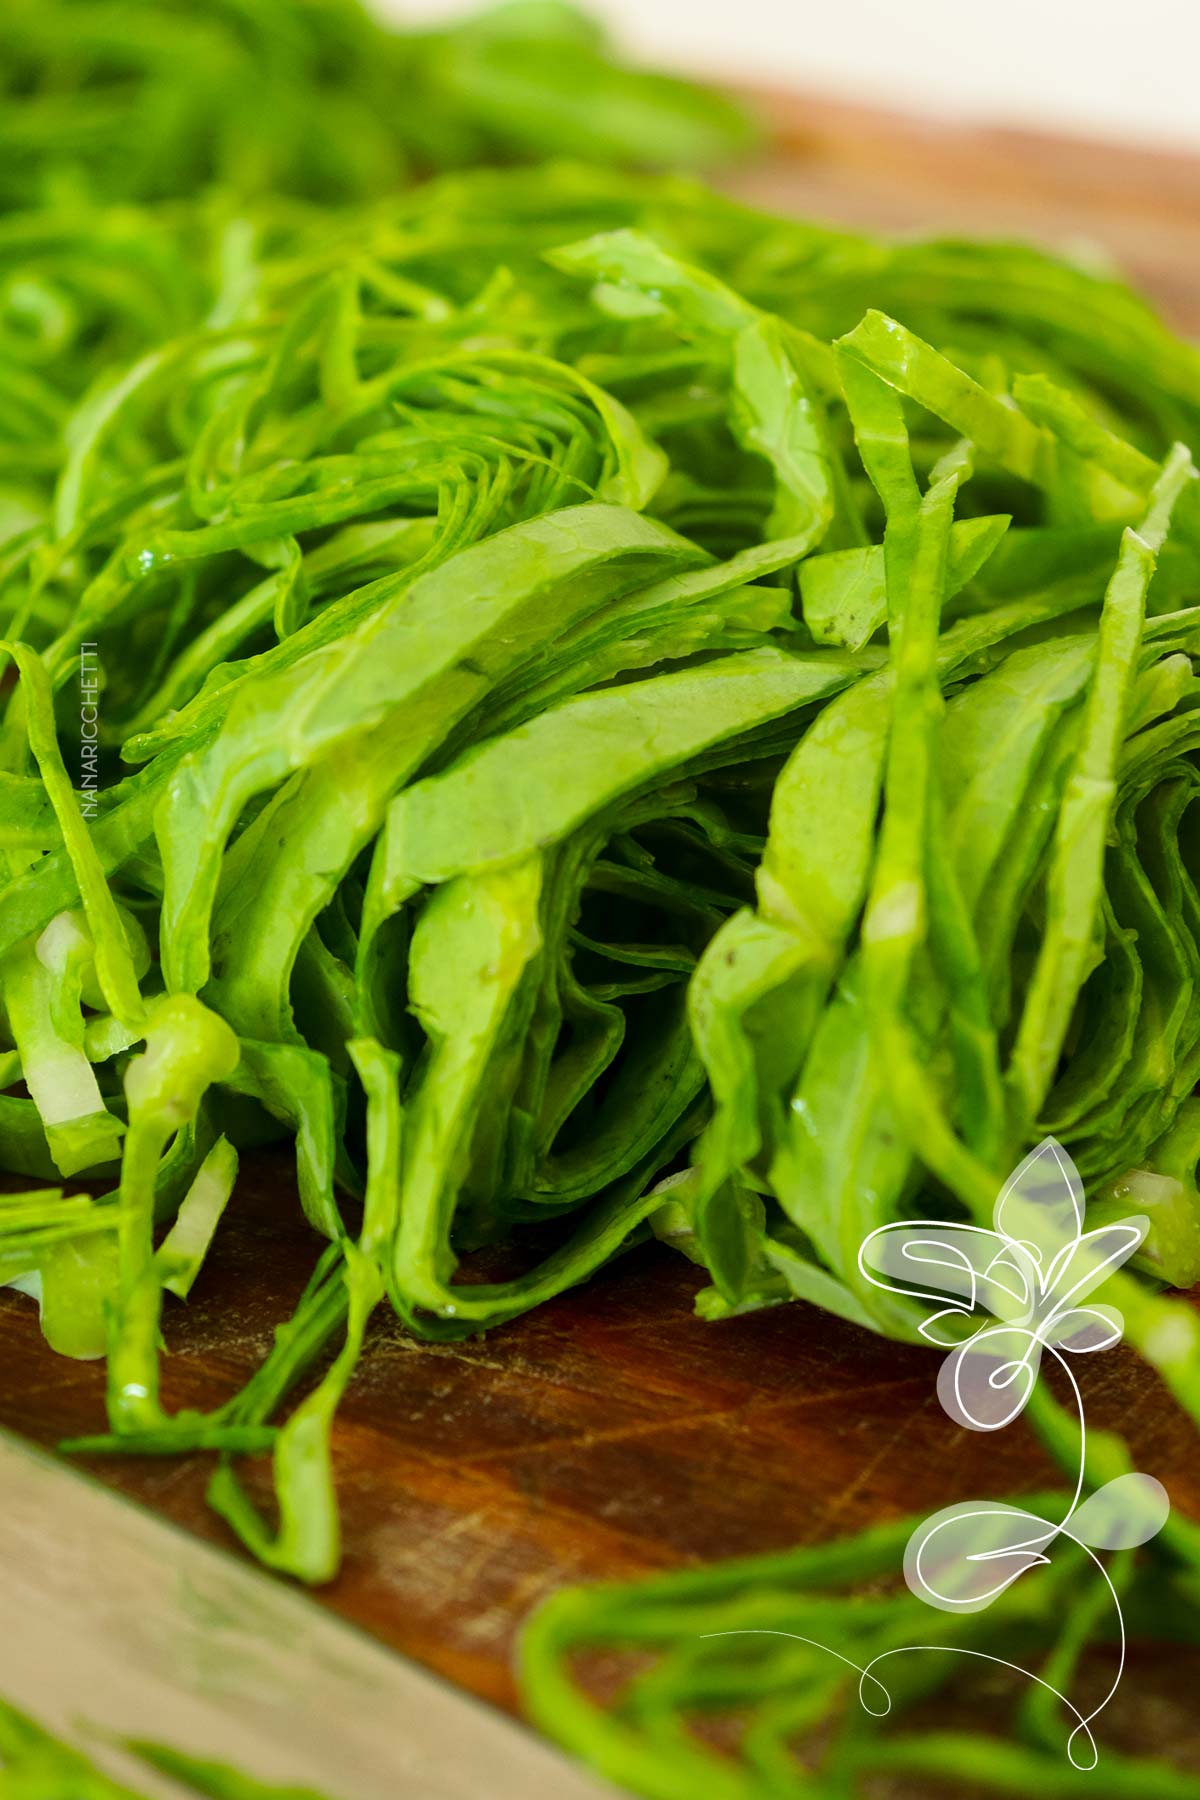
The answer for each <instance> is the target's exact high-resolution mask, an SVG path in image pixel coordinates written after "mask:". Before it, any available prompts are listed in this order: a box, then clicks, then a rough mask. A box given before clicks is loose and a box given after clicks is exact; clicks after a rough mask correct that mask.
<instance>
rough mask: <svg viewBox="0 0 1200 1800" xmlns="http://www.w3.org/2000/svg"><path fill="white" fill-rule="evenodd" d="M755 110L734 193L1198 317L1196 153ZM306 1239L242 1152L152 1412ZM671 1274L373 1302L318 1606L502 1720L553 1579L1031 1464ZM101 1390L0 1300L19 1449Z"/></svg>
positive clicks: (152, 1501) (623, 1273) (894, 1379)
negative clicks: (1027, 247)
mask: <svg viewBox="0 0 1200 1800" xmlns="http://www.w3.org/2000/svg"><path fill="white" fill-rule="evenodd" d="M768 103H769V104H770V105H771V106H772V108H773V110H774V113H775V116H776V118H777V120H778V122H779V125H780V143H779V151H778V154H777V155H776V156H775V157H774V158H773V159H772V160H771V161H770V162H768V163H764V164H763V165H761V166H759V167H757V168H755V169H752V170H749V171H746V172H744V173H742V174H741V175H740V176H739V177H738V179H737V186H738V188H739V189H740V191H741V192H743V193H745V194H748V195H751V196H753V197H754V198H756V199H758V200H761V201H764V202H768V203H770V204H772V205H774V206H777V207H780V208H790V209H792V210H795V211H807V212H811V213H813V214H816V215H819V216H823V217H826V218H831V219H841V220H845V221H847V222H852V223H855V224H864V225H872V226H880V227H883V228H893V229H921V230H962V229H968V228H969V229H972V230H975V231H982V230H990V231H1001V232H1005V231H1007V232H1012V233H1024V234H1025V235H1029V236H1033V237H1035V238H1038V239H1040V240H1042V241H1044V242H1051V243H1054V242H1059V243H1062V242H1064V241H1072V242H1075V243H1079V242H1081V241H1087V242H1090V243H1091V244H1093V245H1095V246H1098V247H1101V248H1104V249H1106V250H1107V251H1108V252H1110V253H1111V254H1113V255H1114V256H1116V257H1118V258H1119V259H1120V260H1121V261H1123V262H1124V264H1125V265H1126V266H1127V267H1128V268H1129V269H1131V270H1132V272H1133V273H1135V274H1136V275H1137V276H1138V278H1139V279H1140V280H1141V281H1142V282H1143V283H1144V284H1145V285H1146V286H1148V287H1149V288H1150V289H1151V290H1152V291H1153V292H1154V293H1156V295H1157V296H1158V297H1159V298H1160V300H1161V302H1162V303H1163V305H1164V307H1165V309H1166V310H1167V311H1168V312H1169V313H1170V315H1171V316H1172V317H1173V319H1174V321H1175V322H1176V323H1177V324H1179V325H1180V326H1182V327H1184V328H1188V327H1194V328H1197V329H1200V160H1197V161H1192V160H1189V159H1187V158H1184V157H1167V156H1156V155H1150V154H1148V153H1143V152H1125V151H1118V150H1115V149H1113V148H1111V147H1104V146H1092V145H1086V144H1076V143H1070V144H1067V143H1058V142H1055V141H1054V140H1048V139H1042V138H1037V137H1033V136H1029V135H1027V134H1017V133H999V132H986V131H971V132H967V131H958V130H954V129H951V128H948V127H932V126H923V125H918V124H915V123H913V122H911V121H909V122H905V121H900V120H892V119H888V118H887V117H885V116H883V115H880V114H877V113H873V112H866V111H860V110H858V109H855V108H848V107H843V106H834V105H830V104H827V103H820V102H817V101H803V102H802V101H796V100H794V99H793V100H791V101H789V102H786V103H785V102H783V101H781V100H778V99H775V100H771V99H770V97H768ZM317 1249H318V1245H317V1243H316V1240H315V1239H314V1238H313V1237H312V1235H311V1234H310V1233H309V1232H308V1230H307V1228H306V1227H305V1226H304V1224H303V1221H302V1220H301V1219H300V1215H299V1209H298V1206H297V1203H296V1200H295V1192H294V1185H293V1182H292V1179H291V1175H290V1172H289V1167H288V1164H287V1162H286V1160H284V1159H282V1158H271V1157H268V1158H264V1159H262V1160H260V1161H258V1162H257V1164H255V1165H252V1166H251V1167H250V1168H249V1170H248V1171H247V1172H246V1178H245V1179H244V1180H243V1182H242V1183H241V1184H240V1185H239V1188H238V1192H237V1197H236V1200H235V1202H234V1204H233V1206H232V1207H231V1209H230V1214H229V1216H228V1222H227V1225H226V1226H223V1228H222V1231H221V1233H220V1234H219V1237H218V1244H217V1249H216V1251H215V1253H214V1256H213V1259H212V1263H211V1266H210V1267H209V1268H208V1269H207V1271H206V1273H205V1275H204V1277H203V1279H202V1280H201V1282H200V1283H199V1284H198V1286H197V1288H196V1290H195V1292H194V1294H193V1297H192V1301H191V1303H190V1304H189V1305H188V1306H187V1307H186V1308H185V1307H183V1306H172V1309H171V1312H170V1314H169V1316H168V1319H167V1323H166V1331H167V1338H168V1343H169V1348H170V1351H171V1355H170V1358H169V1362H168V1366H167V1377H166V1398H167V1401H168V1403H169V1404H171V1405H179V1404H188V1405H197V1406H211V1405H213V1404H215V1403H216V1402H218V1401H219V1400H220V1399H222V1398H223V1397H225V1396H226V1395H227V1394H228V1393H230V1392H231V1391H232V1390H233V1389H234V1388H235V1387H236V1386H237V1385H239V1384H240V1382H241V1381H242V1380H243V1379H244V1378H245V1376H246V1375H247V1374H248V1373H249V1372H250V1370H251V1369H252V1368H253V1367H254V1366H255V1364H256V1363H257V1362H258V1361H259V1360H260V1359H261V1357H262V1356H263V1354H264V1353H265V1351H266V1349H267V1347H268V1344H269V1341H270V1333H271V1330H272V1327H273V1326H274V1324H275V1323H276V1322H278V1321H279V1320H280V1319H281V1318H282V1317H284V1316H285V1315H286V1312H287V1311H288V1309H289V1306H290V1304H291V1302H292V1301H293V1300H294V1298H295V1297H296V1295H297V1294H298V1292H299V1289H300V1287H301V1285H302V1283H303V1281H304V1279H305V1277H306V1275H307V1273H308V1271H309V1269H310V1267H311V1264H312V1262H313V1260H314V1257H315V1255H316V1253H317ZM699 1283H700V1277H699V1275H698V1273H697V1271H696V1270H694V1269H693V1268H691V1266H690V1265H688V1264H687V1263H686V1262H684V1261H683V1260H682V1259H681V1258H678V1257H677V1256H675V1255H674V1254H673V1253H671V1252H669V1251H667V1250H665V1249H661V1248H657V1247H648V1248H644V1249H641V1250H638V1251H635V1252H633V1253H632V1254H630V1255H629V1256H627V1257H626V1258H625V1259H623V1260H622V1261H620V1262H618V1263H617V1264H616V1265H614V1266H613V1267H611V1268H610V1269H609V1270H607V1271H606V1272H604V1273H603V1274H602V1275H601V1276H599V1277H598V1278H597V1279H595V1280H594V1281H593V1282H592V1283H591V1284H590V1285H589V1286H588V1287H586V1288H585V1289H582V1290H579V1291H577V1292H576V1293H574V1294H570V1295H567V1296H565V1297H563V1298H562V1299H560V1300H558V1301H557V1302H555V1303H553V1304H552V1305H549V1306H547V1307H545V1308H544V1309H542V1310H541V1311H540V1312H538V1313H536V1314H534V1315H533V1316H531V1317H529V1318H527V1319H524V1320H522V1321H519V1322H517V1323H516V1324H514V1325H512V1326H510V1327H509V1328H508V1329H506V1330H503V1331H501V1332H498V1333H496V1334H495V1335H494V1336H492V1337H490V1338H488V1339H487V1340H486V1341H482V1342H475V1343H471V1344H468V1345H465V1346H456V1347H431V1346H428V1345H423V1344H420V1343H417V1342H415V1341H413V1340H412V1339H411V1338H409V1337H407V1336H406V1335H405V1334H404V1332H403V1331H402V1330H401V1329H400V1328H399V1326H398V1325H397V1324H396V1323H395V1321H394V1320H391V1319H389V1318H385V1317H384V1316H383V1315H382V1314H381V1315H380V1317H379V1318H378V1319H377V1321H376V1323H375V1326H374V1328H373V1330H372V1333H371V1336H370V1339H369V1343H368V1346H367V1350H366V1354H365V1356H364V1358H363V1362H362V1365H361V1367H360V1369H359V1372H358V1374H357V1376H356V1378H355V1380H354V1383H353V1385H352V1387H351V1389H350V1392H349V1394H348V1396H347V1399H346V1402H345V1404H344V1406H343V1409H342V1412H341V1415H340V1417H339V1421H338V1425H337V1430H336V1438H335V1446H336V1459H337V1474H338V1481H339V1487H340V1493H341V1499H342V1506H343V1515H344V1525H345V1545H346V1555H345V1565H344V1569H343V1572H342V1574H341V1576H340V1578H339V1579H338V1580H337V1582H336V1583H334V1584H333V1585H332V1586H331V1587H330V1588H328V1589H327V1590H325V1592H324V1593H323V1595H322V1596H321V1598H322V1600H323V1602H324V1603H325V1604H327V1605H329V1606H332V1607H333V1608H335V1609H336V1610H338V1611H339V1612H342V1613H344V1614H345V1615H347V1616H348V1617H350V1618H352V1619H354V1620H356V1621H357V1622H359V1623H360V1624H362V1625H364V1626H366V1627H367V1628H368V1629H369V1630H371V1631H372V1632H374V1633H376V1634H377V1635H378V1636H379V1637H380V1638H382V1639H383V1640H385V1641H386V1642H388V1643H389V1644H392V1645H394V1646H396V1647H397V1648H398V1649H400V1650H403V1651H405V1652H407V1653H408V1654H409V1655H411V1656H414V1657H416V1658H417V1659H419V1660H420V1661H421V1662H423V1663H426V1664H428V1665H429V1666H431V1667H432V1668H435V1669H437V1670H439V1671H440V1672H441V1673H442V1674H444V1675H446V1676H448V1677H449V1678H450V1679H451V1680H452V1681H454V1682H457V1683H459V1684H461V1685H462V1686H463V1687H465V1688H469V1689H471V1690H473V1691H474V1692H476V1693H478V1694H480V1695H483V1696H485V1697H486V1698H488V1699H490V1700H492V1701H495V1702H497V1703H498V1704H500V1705H502V1706H513V1705H514V1704H515V1694H514V1687H513V1680H512V1673H511V1648H512V1643H513V1637H514V1633H515V1630H516V1629H517V1627H518V1626H519V1624H520V1621H521V1620H522V1619H523V1618H524V1617H525V1615H526V1614H527V1613H528V1611H529V1609H530V1608H531V1607H532V1606H533V1605H534V1604H535V1603H536V1602H537V1601H538V1600H539V1599H540V1598H541V1597H542V1596H543V1595H545V1594H546V1593H547V1592H549V1591H550V1590H552V1589H553V1588H554V1587H556V1586H557V1585H559V1584H561V1583H564V1582H573V1581H578V1580H582V1579H587V1578H595V1577H625V1576H632V1575H635V1574H637V1573H639V1572H643V1571H649V1570H654V1569H660V1568H664V1567H668V1566H673V1565H679V1564H684V1563H687V1562H689V1561H695V1560H700V1559H709V1558H716V1557H723V1556H728V1555H732V1554H735V1553H740V1552H748V1551H755V1550H767V1549H774V1548H778V1547H782V1546H786V1545H789V1544H796V1543H803V1542H810V1541H815V1540H818V1539H821V1538H824V1537H827V1536H830V1535H833V1534H836V1533H839V1532H842V1531H846V1530H851V1529H854V1528H856V1527H858V1526H861V1525H862V1524H864V1523H866V1522H868V1521H871V1520H876V1519H882V1518H886V1517H894V1516H898V1515H900V1514H902V1513H906V1512H909V1511H912V1510H914V1509H917V1508H930V1509H932V1508H934V1507H935V1506H941V1505H945V1504H948V1503H949V1502H950V1501H952V1500H954V1499H957V1498H965V1497H968V1496H971V1495H974V1494H979V1493H986V1494H993V1495H1000V1494H1003V1493H1005V1492H1009V1491H1015V1490H1017V1489H1020V1488H1022V1487H1026V1486H1032V1485H1035V1484H1037V1483H1038V1482H1039V1481H1044V1480H1046V1479H1047V1478H1048V1477H1049V1476H1050V1474H1051V1471H1050V1469H1049V1467H1048V1464H1047V1463H1046V1461H1045V1459H1044V1457H1043V1456H1042V1453H1041V1452H1040V1450H1039V1449H1038V1447H1037V1446H1036V1444H1035V1442H1034V1441H1033V1439H1032V1437H1031V1435H1030V1434H1029V1432H1028V1431H1027V1430H1026V1429H1025V1428H1024V1427H1023V1426H1016V1427H1014V1428H1012V1429H1011V1430H1009V1431H1006V1432H1005V1433H1003V1434H1001V1435H1000V1436H999V1437H998V1438H995V1439H991V1438H981V1437H977V1436H975V1435H973V1434H969V1433H965V1432H962V1431H959V1430H958V1429H956V1428H955V1427H954V1426H953V1425H952V1424H951V1423H950V1421H949V1420H948V1419H947V1418H946V1417H945V1416H944V1414H943V1413H942V1412H941V1410H940V1408H939V1406H938V1403H937V1399H936V1395H935V1391H934V1379H935V1374H936V1360H935V1359H934V1357H933V1356H932V1355H931V1354H930V1353H928V1352H924V1351H921V1350H917V1349H909V1348H904V1347H898V1346H895V1345H893V1344H889V1343H886V1342H883V1341H881V1340H879V1339H877V1338H874V1337H872V1336H871V1335H869V1334H867V1333H865V1332H861V1331H859V1330H856V1329H854V1328H852V1327H850V1326H847V1325H844V1324H842V1323H840V1322H839V1321H837V1320H835V1319H831V1318H829V1317H826V1316H825V1315H823V1314H821V1313H819V1312H817V1311H815V1310H813V1309H811V1308H807V1307H803V1306H798V1305H797V1306H792V1307H788V1308H784V1309H781V1310H778V1311H775V1312H772V1313H769V1314H765V1315H760V1316H758V1317H754V1318H747V1319H741V1320H736V1321H730V1322H727V1323H724V1324H720V1325H705V1324H702V1323H700V1322H699V1321H697V1320H696V1319H695V1318H694V1316H693V1314H692V1310H691V1306H692V1297H693V1295H694V1292H695V1290H696V1288H697V1286H698V1285H699ZM1089 1363H1090V1364H1091V1365H1092V1366H1089V1369H1088V1370H1087V1372H1086V1379H1087V1401H1088V1409H1089V1419H1090V1420H1091V1421H1092V1422H1093V1423H1094V1424H1095V1425H1105V1424H1110V1425H1114V1426H1118V1427H1119V1428H1120V1429H1121V1430H1122V1431H1123V1432H1125V1433H1126V1434H1127V1436H1128V1437H1129V1438H1130V1439H1131V1441H1132V1445H1133V1449H1134V1452H1135V1456H1136V1460H1137V1465H1138V1466H1139V1467H1141V1468H1144V1469H1147V1470H1150V1471H1152V1472H1153V1473H1155V1474H1156V1475H1158V1476H1159V1477H1160V1478H1161V1479H1162V1480H1163V1481H1165V1482H1166V1484H1167V1486H1168V1488H1169V1489H1170V1492H1171V1495H1172V1500H1173V1502H1174V1504H1175V1505H1176V1506H1177V1507H1181V1508H1183V1509H1185V1510H1189V1511H1191V1512H1193V1513H1195V1514H1197V1515H1200V1457H1198V1456H1197V1450H1196V1440H1195V1437H1194V1434H1193V1432H1192V1430H1191V1428H1190V1427H1189V1426H1188V1425H1187V1424H1186V1423H1185V1422H1184V1420H1183V1419H1182V1418H1181V1416H1180V1415H1179V1414H1178V1413H1177V1412H1176V1411H1175V1410H1174V1408H1173V1406H1172V1405H1171V1403H1170V1402H1169V1401H1168V1400H1166V1399H1165V1398H1164V1397H1163V1396H1162V1394H1161V1392H1160V1391H1159V1389H1158V1387H1157V1385H1156V1383H1155V1381H1154V1379H1153V1378H1152V1377H1151V1376H1150V1375H1149V1374H1148V1373H1147V1372H1146V1370H1145V1369H1144V1368H1143V1367H1142V1366H1141V1365H1140V1364H1139V1363H1138V1361H1137V1360H1136V1358H1134V1357H1133V1356H1132V1355H1131V1354H1128V1353H1126V1352H1124V1351H1118V1352H1114V1353H1110V1354H1108V1355H1106V1356H1104V1357H1098V1358H1094V1359H1089ZM102 1387H103V1372H102V1370H101V1368H100V1367H99V1366H98V1365H95V1364H78V1363H70V1362H65V1361H63V1360H61V1359H59V1358H57V1357H55V1356H53V1355H52V1354H51V1353H50V1352H49V1351H48V1350H47V1349H46V1348H45V1346H44V1345H43V1344H42V1342H41V1340H40V1338H39V1336H38V1332H37V1328H36V1322H35V1319H34V1315H33V1309H32V1306H31V1305H30V1303H29V1302H27V1301H26V1300H24V1299H22V1298H20V1297H19V1296H17V1295H14V1294H10V1293H0V1424H2V1425H5V1426H8V1427H10V1428H12V1429H15V1430H17V1431H19V1432H23V1433H25V1434H27V1435H28V1436H29V1437H31V1438H35V1439H37V1440H39V1441H40V1442H42V1443H46V1444H51V1443H54V1442H55V1441H56V1440H57V1439H58V1438H59V1437H61V1436H64V1435H67V1434H70V1433H77V1432H81V1431H85V1430H89V1429H96V1428H97V1427H98V1426H99V1425H100V1423H101V1420H102ZM86 1466H87V1467H89V1468H90V1469H91V1470H92V1471H93V1472H94V1473H95V1474H97V1475H98V1476H99V1477H100V1478H101V1479H102V1480H104V1481H106V1482H109V1483H111V1484H112V1485H113V1486H114V1487H118V1488H120V1489H122V1490H123V1491H125V1492H126V1493H128V1494H131V1495H134V1496H136V1497H137V1498H139V1499H141V1500H143V1501H144V1502H146V1503H147V1504H148V1505H150V1506H152V1507H154V1508H155V1509H157V1510H159V1511H160V1512H162V1513H164V1514H166V1515H168V1516H170V1517H171V1518H173V1519H175V1520H176V1521H178V1522H180V1523H181V1524H183V1525H185V1526H186V1527H188V1528H189V1529H191V1530H194V1531H196V1532H198V1533H201V1534H203V1535H204V1536H207V1537H209V1538H212V1539H215V1540H217V1541H219V1542H225V1541H228V1540H227V1534H226V1533H225V1530H224V1528H223V1526H222V1525H221V1524H220V1522H219V1521H217V1520H216V1519H214V1518H213V1516H212V1515H211V1514H210V1513H209V1512H208V1511H207V1510H206V1508H205V1506H204V1500H203V1491H204V1483H205V1479H206V1474H207V1466H206V1459H204V1458H202V1457H190V1458H186V1459H182V1460H172V1461H154V1460H150V1459H136V1458H135V1459H121V1458H115V1457H104V1458H92V1459H89V1460H88V1461H87V1464H86ZM2 1503H3V1497H2V1496H0V1504H2ZM1194 1672H1195V1671H1194V1670H1193V1673H1194ZM1172 1716H1173V1717H1174V1716H1177V1715H1174V1714H1173V1715H1172ZM1165 1729H1166V1727H1165V1726H1164V1730H1165ZM1171 1729H1172V1730H1174V1727H1172V1728H1171Z"/></svg>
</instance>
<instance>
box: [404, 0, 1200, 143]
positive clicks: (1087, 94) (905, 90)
mask: <svg viewBox="0 0 1200 1800" xmlns="http://www.w3.org/2000/svg"><path fill="white" fill-rule="evenodd" d="M585 3H586V0H585ZM376 4H377V5H378V6H379V7H380V8H381V10H383V11H385V12H386V13H388V14H390V15H391V16H392V17H394V18H397V19H400V20H405V19H409V20H413V21H414V22H416V21H421V20H428V19H432V18H444V17H446V16H449V15H453V14H456V13H462V12H464V11H472V10H476V8H475V7H472V6H464V4H463V0H376ZM589 10H590V11H592V12H593V13H595V14H597V15H598V16H599V17H601V18H603V19H606V20H607V21H608V22H609V23H610V25H611V27H612V29H613V31H614V33H615V34H616V35H617V36H618V38H619V40H620V41H621V42H622V43H623V44H624V45H625V46H626V47H627V49H628V50H629V51H630V52H632V53H633V54H635V55H637V56H638V57H639V58H642V59H644V60H646V61H649V62H652V63H655V64H658V65H661V66H664V67H673V68H677V69H686V70H695V71H698V72H701V73H705V72H707V73H715V74H717V75H720V76H722V77H723V78H727V79H730V80H734V79H736V78H737V77H738V76H741V77H743V78H745V79H749V80H758V81H765V82H769V83H771V84H772V85H776V86H791V87H800V88H808V89H811V90H820V91H823V92H825V93H828V94H831V95H840V96H846V97H849V98H861V99H866V100H875V101H881V100H882V101H884V102H887V103H890V104H891V105H893V106H895V107H899V108H902V109H905V110H908V111H926V112H932V113H938V114H941V115H943V116H952V117H953V116H957V117H966V118H974V119H981V120H987V121H991V122H1004V123H1012V124H1032V125H1035V126H1041V127H1043V128H1046V129H1049V130H1061V131H1073V132H1083V133H1088V132H1091V133H1097V132H1099V133H1101V134H1103V135H1105V136H1109V137H1119V138H1128V139H1134V140H1141V141H1142V142H1146V143H1158V144H1163V145H1167V146H1173V147H1176V148H1191V149H1200V0H1092V3H1091V4H1088V0H590V5H589Z"/></svg>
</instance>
